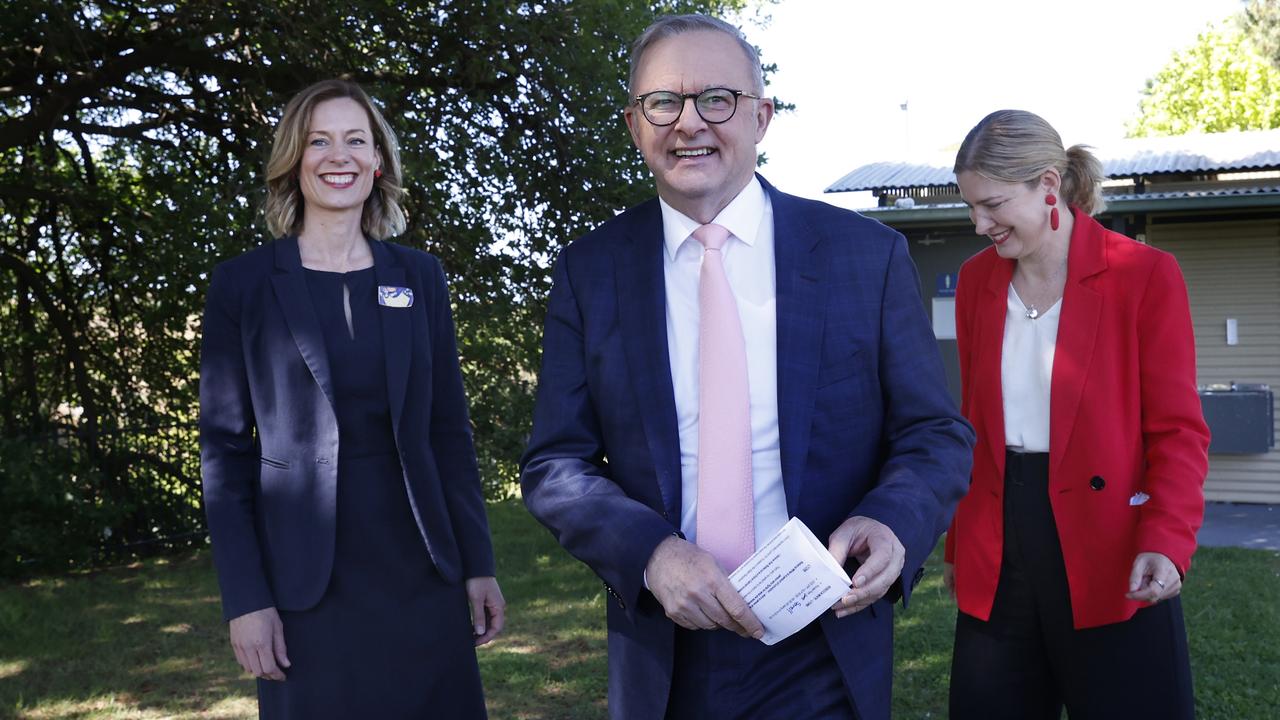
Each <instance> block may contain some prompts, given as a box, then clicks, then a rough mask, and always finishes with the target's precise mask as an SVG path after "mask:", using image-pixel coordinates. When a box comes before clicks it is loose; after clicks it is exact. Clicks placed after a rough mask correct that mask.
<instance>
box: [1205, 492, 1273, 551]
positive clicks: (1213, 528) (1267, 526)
mask: <svg viewBox="0 0 1280 720" xmlns="http://www.w3.org/2000/svg"><path fill="white" fill-rule="evenodd" d="M1196 539H1197V540H1198V541H1199V544H1200V545H1201V546H1203V547H1242V548H1251V549H1254V550H1275V551H1280V505H1253V504H1246V503H1223V502H1211V503H1206V504H1205V507H1204V526H1203V527H1201V528H1200V534H1199V536H1197V538H1196Z"/></svg>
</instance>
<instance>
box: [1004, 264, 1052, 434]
mask: <svg viewBox="0 0 1280 720" xmlns="http://www.w3.org/2000/svg"><path fill="white" fill-rule="evenodd" d="M1008 306H1009V309H1008V312H1007V314H1006V315H1005V319H1004V344H1003V345H1002V347H1001V351H1000V383H1001V385H1000V390H1001V394H1002V395H1003V396H1004V444H1005V447H1007V448H1009V449H1011V450H1017V451H1018V452H1049V389H1050V386H1051V385H1052V382H1053V353H1054V350H1055V348H1056V347H1057V344H1058V318H1059V317H1061V315H1062V300H1061V299H1059V300H1058V302H1056V303H1054V304H1053V307H1051V308H1049V309H1048V310H1046V311H1045V312H1044V313H1043V314H1042V315H1040V316H1039V317H1037V318H1036V319H1034V320H1032V319H1031V318H1029V317H1027V306H1025V305H1023V304H1022V298H1019V297H1018V293H1017V291H1016V290H1014V289H1013V283H1009V303H1008Z"/></svg>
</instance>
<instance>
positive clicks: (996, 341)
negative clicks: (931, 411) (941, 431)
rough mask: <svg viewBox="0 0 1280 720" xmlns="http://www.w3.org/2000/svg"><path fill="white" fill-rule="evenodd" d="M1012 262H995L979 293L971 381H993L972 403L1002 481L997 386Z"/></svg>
mask: <svg viewBox="0 0 1280 720" xmlns="http://www.w3.org/2000/svg"><path fill="white" fill-rule="evenodd" d="M1013 268H1014V264H1013V262H1012V261H1011V260H1005V259H1003V258H998V257H997V258H994V264H993V265H992V267H991V273H990V275H988V276H987V284H986V286H985V287H984V288H983V289H982V291H981V292H982V295H981V297H980V300H979V302H978V316H977V319H976V321H975V327H974V338H973V348H974V351H975V357H974V363H973V372H972V373H971V375H970V377H974V378H995V379H996V382H994V383H991V384H990V385H989V386H988V387H989V389H988V390H987V391H986V392H984V393H983V394H982V395H981V396H979V397H974V398H972V399H971V402H973V403H975V404H976V405H978V406H979V407H980V408H981V410H980V412H977V413H974V416H975V417H974V419H975V420H976V422H975V424H976V425H977V426H978V427H977V431H978V434H979V436H981V437H984V438H986V440H987V442H986V443H985V444H986V446H987V449H988V450H990V451H991V462H992V463H994V464H995V468H996V471H997V473H996V476H997V477H1004V391H1003V388H1002V387H1001V383H1000V377H1001V374H1000V363H1001V361H1002V357H1003V352H1004V321H1005V317H1006V315H1007V314H1008V307H1009V305H1008V303H1009V281H1010V280H1012V279H1013Z"/></svg>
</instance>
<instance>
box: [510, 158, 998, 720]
mask: <svg viewBox="0 0 1280 720" xmlns="http://www.w3.org/2000/svg"><path fill="white" fill-rule="evenodd" d="M761 182H762V183H763V185H764V187H765V190H766V191H767V192H768V193H769V197H770V200H771V201H772V204H773V215H774V235H775V248H776V249H775V253H776V281H777V323H778V328H777V330H778V350H777V351H778V358H777V360H778V363H777V364H778V422H779V430H780V436H781V456H782V478H783V484H784V487H785V490H786V498H787V510H788V513H789V514H790V515H792V516H798V517H800V518H801V519H802V520H803V521H804V522H805V523H806V524H807V525H808V526H809V527H810V528H811V529H812V530H813V532H814V533H815V534H816V535H817V536H818V537H819V538H822V539H825V538H826V537H827V536H829V535H830V533H831V532H832V531H834V530H835V529H836V527H837V526H838V525H839V524H840V523H841V522H843V521H844V520H845V519H846V518H848V517H850V516H853V515H865V516H867V517H870V518H874V519H876V520H878V521H880V522H882V523H884V524H885V525H887V526H888V527H889V528H891V529H892V530H893V532H894V533H896V534H897V536H898V538H899V539H900V540H901V541H902V544H903V545H904V546H905V548H906V564H905V566H904V568H903V577H905V578H911V579H914V580H917V581H918V579H919V573H918V570H919V568H920V567H921V564H922V563H923V562H924V560H925V558H926V556H928V554H929V553H930V551H931V550H932V549H933V547H934V545H935V543H936V541H937V539H938V536H939V535H940V534H941V532H942V531H943V529H945V527H946V525H947V523H948V522H949V520H950V518H951V514H952V511H953V510H954V507H955V504H956V502H957V501H958V500H959V499H960V497H961V495H962V494H963V493H964V491H965V490H966V489H967V487H968V477H969V468H970V464H971V461H972V456H971V446H972V443H973V432H972V429H971V428H970V427H969V425H968V424H967V423H966V422H965V420H964V419H963V418H962V417H960V415H959V413H958V412H957V410H956V408H955V407H954V404H953V402H952V401H951V399H950V396H949V395H948V393H947V390H946V387H945V381H944V377H943V370H942V364H941V360H940V356H939V352H938V347H937V343H936V341H935V340H934V337H933V333H932V331H931V329H930V325H929V321H928V318H927V317H926V315H925V313H924V308H923V305H922V303H921V300H920V292H919V281H918V279H917V276H916V272H915V267H914V265H913V264H912V262H911V260H910V258H909V257H908V255H907V247H906V242H905V241H904V239H903V237H902V236H901V235H900V234H898V233H897V232H895V231H893V230H891V229H889V228H887V227H885V226H883V225H881V224H880V223H877V222H875V221H872V220H869V219H867V218H864V217H862V216H861V215H858V214H856V213H853V212H849V211H846V210H842V209H839V208H835V207H833V206H830V205H827V204H825V203H819V202H815V201H810V200H804V199H801V198H797V197H793V196H790V195H786V194H783V193H780V192H778V191H777V190H775V189H774V188H773V187H772V186H770V185H769V184H768V183H766V182H764V181H763V179H762V180H761ZM662 246H663V230H662V216H661V210H660V208H659V205H658V202H657V200H656V199H654V200H650V201H649V202H646V203H644V204H641V205H639V206H637V207H635V208H632V209H631V210H628V211H627V212H625V213H623V214H622V215H619V216H618V217H616V218H614V219H612V220H610V221H609V222H606V223H605V224H604V225H602V226H600V227H599V228H598V229H596V230H595V231H594V232H592V233H590V234H588V235H587V236H585V237H583V238H582V239H580V240H578V241H577V242H574V243H573V244H571V245H570V246H569V247H567V248H566V249H565V250H564V252H563V253H562V254H561V256H560V259H559V261H558V263H557V265H556V268H555V284H554V287H553V289H552V291H551V298H550V301H549V305H548V309H547V320H546V334H545V338H544V346H543V365H542V375H541V378H540V382H539V387H538V400H537V408H536V410H535V412H534V427H533V435H532V437H531V440H530V443H529V447H528V449H527V451H526V453H525V456H524V458H523V461H522V464H523V474H522V484H523V491H524V500H525V503H526V504H527V505H528V507H529V509H530V511H531V512H532V513H533V514H534V516H536V517H537V518H538V519H539V520H540V521H541V522H542V523H544V524H545V525H546V526H547V527H548V528H550V529H551V532H552V533H553V534H554V535H555V536H556V537H557V538H558V540H559V541H560V543H561V544H562V545H563V546H564V547H565V548H566V549H567V550H568V551H569V552H570V553H572V554H573V555H574V556H575V557H577V558H579V559H580V560H582V561H583V562H585V563H586V564H587V565H589V566H590V567H591V568H592V569H593V570H594V571H595V572H596V573H597V574H598V575H599V576H600V577H601V578H602V579H603V580H604V582H605V586H606V588H607V590H608V592H609V594H610V596H611V598H612V601H611V602H609V603H607V605H608V627H609V708H610V713H611V714H612V715H613V716H614V717H615V718H645V719H648V718H661V717H662V716H663V713H664V711H665V708H666V704H667V696H668V693H669V690H670V683H671V674H672V663H673V660H672V646H673V637H674V635H673V629H674V624H673V623H672V622H671V621H670V620H669V619H668V618H667V617H666V615H665V614H664V612H663V610H662V607H661V606H660V605H659V604H658V602H657V600H656V599H655V598H654V597H653V595H652V594H651V593H649V591H648V590H646V589H644V585H643V573H644V569H645V566H646V564H647V563H648V561H649V557H650V555H651V554H652V553H653V550H654V548H655V547H656V546H657V545H658V543H660V542H661V541H662V540H664V539H666V538H667V537H668V536H670V535H671V534H672V533H673V532H675V531H676V530H678V526H679V518H680V484H681V476H680V441H679V434H678V431H677V427H676V409H675V400H674V393H673V390H672V383H671V372H670V366H669V363H668V359H667V358H668V355H667V326H666V314H665V313H666V308H665V302H666V301H665V288H664V281H663V261H662ZM912 585H913V583H912V582H906V583H904V584H903V587H902V591H903V596H904V600H905V599H906V596H907V595H909V594H910V592H911V587H912ZM821 623H822V628H823V630H824V631H825V634H826V637H827V639H828V641H829V643H830V644H831V647H832V650H833V652H834V654H835V657H836V659H837V662H838V663H839V665H840V668H841V670H842V672H843V674H844V677H845V682H846V686H847V687H848V688H849V690H850V693H851V695H852V697H853V698H854V700H855V703H856V705H857V709H858V712H859V714H860V715H861V717H862V718H864V719H865V720H870V719H872V718H882V717H888V714H889V701H890V682H891V676H892V652H893V640H892V632H893V619H892V610H891V608H890V603H889V602H888V601H886V600H882V601H880V602H878V603H876V604H875V606H873V608H872V609H871V610H870V611H864V612H860V613H857V614H855V615H852V616H850V617H847V618H844V619H840V620H837V619H836V618H835V616H834V613H827V614H826V615H824V616H823V618H822V620H821Z"/></svg>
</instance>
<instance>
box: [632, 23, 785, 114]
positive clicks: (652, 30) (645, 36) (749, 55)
mask: <svg viewBox="0 0 1280 720" xmlns="http://www.w3.org/2000/svg"><path fill="white" fill-rule="evenodd" d="M699 31H702V32H707V31H710V32H718V33H724V34H725V35H728V36H729V37H731V38H733V39H734V40H736V41H737V43H738V47H740V48H742V52H743V54H744V55H746V59H747V61H748V62H749V63H750V64H751V75H752V82H753V83H754V87H752V88H751V92H752V93H754V94H756V95H764V69H763V68H762V67H761V65H760V53H759V52H757V51H756V48H755V46H754V45H752V44H751V43H749V42H747V38H746V36H745V35H743V34H742V31H741V30H739V29H738V28H736V27H734V26H732V25H730V24H729V23H727V22H725V21H723V20H721V19H720V18H715V17H711V16H710V15H664V16H663V17H660V18H658V19H657V20H654V21H653V24H652V25H650V26H649V27H647V28H645V30H644V32H642V33H640V37H638V38H636V41H635V42H634V43H632V44H631V74H630V76H629V78H628V80H627V92H628V93H630V95H631V97H635V92H636V70H637V69H638V68H639V67H640V59H641V58H642V57H644V53H645V51H647V50H648V49H649V48H650V47H651V46H652V45H653V44H654V43H656V42H658V41H659V40H666V39H667V38H670V37H675V36H676V35H682V34H684V33H687V32H699ZM732 89H734V90H739V89H744V88H732Z"/></svg>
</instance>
